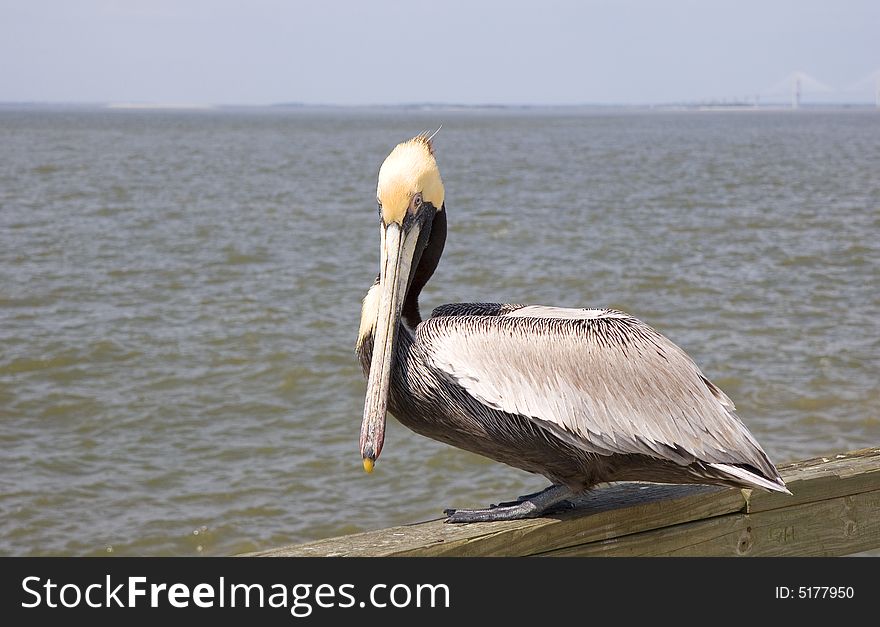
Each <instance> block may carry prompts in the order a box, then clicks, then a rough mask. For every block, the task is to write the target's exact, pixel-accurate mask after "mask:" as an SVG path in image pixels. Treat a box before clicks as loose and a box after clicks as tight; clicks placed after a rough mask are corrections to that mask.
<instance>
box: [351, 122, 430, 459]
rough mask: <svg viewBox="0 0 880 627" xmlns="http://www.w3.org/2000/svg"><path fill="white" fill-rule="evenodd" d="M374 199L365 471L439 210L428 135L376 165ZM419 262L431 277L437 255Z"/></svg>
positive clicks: (379, 435) (380, 432)
mask: <svg viewBox="0 0 880 627" xmlns="http://www.w3.org/2000/svg"><path fill="white" fill-rule="evenodd" d="M376 199H377V200H378V202H379V219H380V225H379V226H380V231H381V261H380V265H379V293H378V301H379V304H378V315H377V317H376V323H375V325H376V326H375V328H374V329H373V356H372V360H371V362H370V376H369V379H368V381H367V396H366V401H365V403H364V419H363V422H362V423H361V440H360V447H361V456H362V457H363V460H364V469H365V470H366V471H367V472H370V471H372V469H373V464H374V462H375V461H376V458H378V457H379V453H381V451H382V444H383V443H384V441H385V414H386V412H387V409H388V392H389V388H390V383H391V368H392V365H393V363H392V362H393V358H394V348H395V345H396V342H397V331H398V326H399V324H400V317H401V310H402V308H403V304H404V300H405V299H406V295H407V292H408V291H409V289H410V287H411V285H412V284H413V279H414V278H415V277H416V275H417V274H418V273H417V269H418V267H419V262H420V261H421V258H422V253H423V252H424V250H425V248H426V246H427V244H428V240H429V238H430V235H431V227H432V224H433V223H434V218H435V216H437V214H438V213H440V212H442V211H443V199H444V191H443V181H442V180H441V179H440V170H439V169H438V168H437V162H436V161H435V159H434V150H433V147H432V146H431V140H430V138H429V137H428V136H427V135H417V136H416V137H413V138H412V139H410V140H409V141H405V142H403V143H401V144H398V145H397V147H395V148H394V150H392V151H391V154H390V155H388V157H387V158H386V159H385V162H384V163H383V164H382V167H381V168H380V169H379V185H378V188H377V192H376ZM444 226H445V222H444ZM444 237H445V235H444ZM441 249H442V246H441ZM437 258H438V259H439V253H438V254H437ZM423 265H425V266H430V268H429V270H428V271H427V275H428V276H430V273H431V272H433V270H434V266H436V260H431V261H429V262H428V263H426V264H423ZM424 274H425V270H424V269H423V270H422V273H421V275H420V276H419V278H417V279H416V283H420V285H418V288H417V289H418V290H420V289H421V286H422V285H424V281H426V280H427V278H425V277H424Z"/></svg>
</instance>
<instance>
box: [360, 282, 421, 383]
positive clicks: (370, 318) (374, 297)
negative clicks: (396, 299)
mask: <svg viewBox="0 0 880 627" xmlns="http://www.w3.org/2000/svg"><path fill="white" fill-rule="evenodd" d="M378 320H379V279H378V278H377V279H376V282H375V283H373V285H372V287H370V289H369V290H368V291H367V295H366V296H364V304H363V306H362V307H361V326H360V330H359V331H358V340H357V347H356V348H355V352H356V353H357V356H358V359H359V360H360V362H361V368H362V369H363V371H364V376H367V377H369V375H370V364H371V362H372V361H373V342H374V340H375V333H376V322H378ZM412 342H413V335H412V331H411V330H410V329H409V328H408V327H407V325H405V324H400V328H399V329H398V330H397V342H396V343H395V347H394V351H395V354H399V353H400V352H401V351H404V352H405V351H406V350H409V347H410V345H411V344H412Z"/></svg>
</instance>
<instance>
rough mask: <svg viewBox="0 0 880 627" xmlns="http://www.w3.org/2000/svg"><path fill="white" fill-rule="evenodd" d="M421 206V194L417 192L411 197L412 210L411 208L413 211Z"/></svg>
mask: <svg viewBox="0 0 880 627" xmlns="http://www.w3.org/2000/svg"><path fill="white" fill-rule="evenodd" d="M421 206H422V193H421V192H419V193H418V194H416V195H415V196H413V199H412V208H413V209H418V208H419V207H421Z"/></svg>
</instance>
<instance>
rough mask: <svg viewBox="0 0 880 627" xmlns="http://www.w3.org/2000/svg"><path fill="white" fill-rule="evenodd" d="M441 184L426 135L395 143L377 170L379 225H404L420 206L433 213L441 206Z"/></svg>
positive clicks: (432, 149)
mask: <svg viewBox="0 0 880 627" xmlns="http://www.w3.org/2000/svg"><path fill="white" fill-rule="evenodd" d="M443 197H444V191H443V181H442V180H441V178H440V170H439V169H438V168H437V161H436V160H435V159H434V148H433V146H432V145H431V140H430V139H428V137H427V136H426V135H416V136H415V137H413V138H412V139H410V140H409V141H405V142H402V143H400V144H397V146H396V147H395V148H394V150H392V151H391V154H390V155H388V157H386V158H385V162H384V163H383V164H382V167H381V168H379V185H378V187H377V189H376V200H377V201H378V203H379V209H380V213H381V217H382V223H383V224H385V225H389V224H391V223H393V222H396V223H397V224H398V225H400V226H405V222H406V221H407V220H412V218H414V217H415V216H416V215H417V214H418V213H419V212H420V211H421V210H422V209H423V205H431V206H433V208H434V210H435V211H439V210H440V208H441V207H443Z"/></svg>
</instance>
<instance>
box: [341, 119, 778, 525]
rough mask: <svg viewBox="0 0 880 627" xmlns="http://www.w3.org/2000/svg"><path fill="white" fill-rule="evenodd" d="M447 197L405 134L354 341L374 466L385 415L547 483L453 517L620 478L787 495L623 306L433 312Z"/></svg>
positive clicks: (389, 176) (723, 398)
mask: <svg viewBox="0 0 880 627" xmlns="http://www.w3.org/2000/svg"><path fill="white" fill-rule="evenodd" d="M444 194H445V192H444V187H443V181H442V180H441V178H440V171H439V169H438V167H437V162H436V160H435V157H434V149H433V146H432V141H431V138H429V137H428V136H427V135H425V134H423V135H418V136H416V137H414V138H412V139H410V140H409V141H405V142H403V143H401V144H399V145H397V146H396V147H395V148H394V150H392V151H391V154H389V155H388V157H387V158H386V159H385V161H384V163H383V164H382V166H381V168H380V169H379V183H378V190H377V201H378V203H379V221H380V236H381V246H380V252H381V257H380V265H379V269H380V272H379V276H378V277H377V278H376V281H375V282H374V284H373V286H372V287H370V289H369V291H368V292H367V295H366V296H365V298H364V301H363V308H362V311H361V320H360V329H359V332H358V340H357V347H356V353H357V355H358V358H359V360H360V363H361V366H362V368H363V371H364V376H365V377H366V379H367V390H366V399H365V403H364V414H363V422H362V424H361V434H360V452H361V457H362V458H363V465H364V469H365V470H366V471H367V472H372V471H373V467H374V464H375V463H376V460H377V459H378V458H379V455H380V453H381V452H382V445H383V443H384V440H385V420H386V414H387V413H389V412H390V413H391V414H392V415H393V416H394V417H395V418H397V420H398V421H399V422H401V423H402V424H403V425H404V426H406V427H408V428H409V429H411V430H413V431H415V432H416V433H419V434H421V435H424V436H427V437H429V438H432V439H434V440H438V441H440V442H445V443H446V444H451V445H452V446H455V447H458V448H461V449H464V450H466V451H471V452H473V453H477V454H479V455H483V456H485V457H488V458H490V459H493V460H496V461H499V462H502V463H505V464H508V465H510V466H514V467H516V468H520V469H522V470H525V471H528V472H531V473H536V474H540V475H543V476H544V477H546V478H547V479H549V480H550V482H551V485H550V486H549V487H548V488H547V489H545V490H543V491H541V492H538V493H535V494H530V495H526V496H522V497H519V498H518V499H517V500H515V501H510V502H507V503H501V504H499V505H493V506H490V507H488V508H485V509H447V510H444V512H445V514H446V515H447V516H448V518H447V522H451V523H471V522H480V521H496V520H514V519H520V518H532V517H537V516H540V515H542V514H543V513H545V512H547V511H548V510H549V509H551V508H553V507H554V506H558V505H559V504H560V503H561V502H562V501H565V500H566V499H570V498H571V497H573V496H576V495H578V494H579V493H582V492H584V491H586V490H589V489H590V488H592V487H594V486H596V485H597V484H601V483H607V482H615V481H644V482H656V483H702V484H719V485H725V486H735V487H741V488H762V489H764V490H770V491H775V492H784V493H788V494H790V492H789V491H788V489H787V488H786V487H785V482H784V481H783V480H782V478H781V477H780V476H779V473H778V472H777V470H776V468H775V467H774V465H773V463H772V462H771V461H770V459H769V458H768V456H767V454H766V453H765V452H764V451H763V449H762V448H761V446H760V445H759V444H758V442H757V441H756V440H755V438H754V437H753V436H752V434H751V433H749V430H748V429H747V428H746V427H745V425H743V423H742V422H741V421H740V419H739V418H738V417H737V415H736V414H735V413H734V405H733V402H732V401H731V400H730V399H729V398H728V397H727V395H726V394H724V392H722V391H721V390H720V389H719V388H718V387H716V386H715V385H713V384H712V383H711V382H710V381H709V380H708V379H707V378H706V377H705V376H704V375H703V373H702V372H701V371H700V369H699V368H698V367H697V365H696V364H695V363H694V362H693V360H692V359H691V358H690V357H689V356H688V355H687V354H686V353H685V352H684V351H683V350H682V349H681V348H679V347H678V346H676V345H675V344H673V343H672V342H671V341H670V340H668V339H667V338H666V337H664V336H663V335H661V334H660V333H658V332H657V331H655V330H654V329H653V328H651V327H650V326H648V325H647V324H645V323H643V322H641V321H640V320H638V319H636V318H634V317H632V316H630V315H629V314H626V313H624V312H622V311H617V310H614V309H568V308H561V307H545V306H540V305H513V304H497V303H457V304H449V305H442V306H440V307H437V308H436V309H434V311H433V312H432V313H431V316H430V318H428V319H427V320H423V319H422V317H421V314H420V312H419V294H420V292H421V291H422V288H424V286H425V284H426V283H427V282H428V280H429V279H430V278H431V276H432V275H433V274H434V270H435V269H436V268H437V264H438V262H439V261H440V256H441V254H442V253H443V246H444V244H445V242H446V206H445V204H444Z"/></svg>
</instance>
